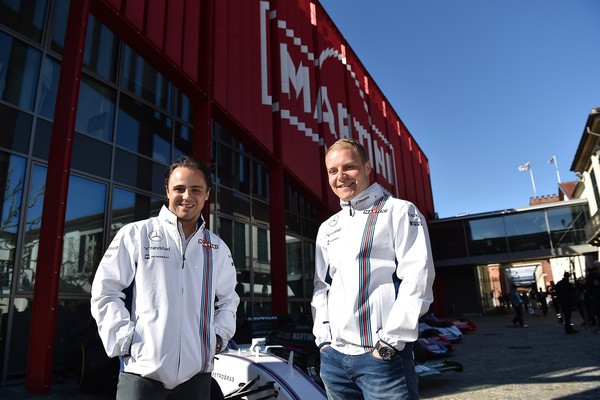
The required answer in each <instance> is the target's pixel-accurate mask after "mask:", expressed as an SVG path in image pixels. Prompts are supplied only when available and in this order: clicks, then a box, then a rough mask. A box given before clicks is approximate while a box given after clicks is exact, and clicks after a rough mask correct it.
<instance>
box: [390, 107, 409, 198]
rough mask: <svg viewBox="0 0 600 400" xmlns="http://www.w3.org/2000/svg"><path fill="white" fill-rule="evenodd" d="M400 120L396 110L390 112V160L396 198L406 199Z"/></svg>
mask: <svg viewBox="0 0 600 400" xmlns="http://www.w3.org/2000/svg"><path fill="white" fill-rule="evenodd" d="M400 124H401V122H400V118H398V116H397V115H396V113H395V112H394V110H389V111H388V117H387V127H388V128H387V131H388V140H389V141H390V156H391V157H390V158H391V163H392V170H393V171H394V179H395V183H394V191H393V192H392V193H394V194H395V196H396V197H398V198H401V199H405V198H406V187H405V181H404V166H403V165H402V151H403V147H402V141H401V140H400Z"/></svg>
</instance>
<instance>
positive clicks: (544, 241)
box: [504, 210, 550, 252]
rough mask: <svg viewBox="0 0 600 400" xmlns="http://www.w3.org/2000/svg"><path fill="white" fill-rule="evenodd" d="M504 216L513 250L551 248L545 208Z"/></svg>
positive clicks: (510, 247) (510, 245)
mask: <svg viewBox="0 0 600 400" xmlns="http://www.w3.org/2000/svg"><path fill="white" fill-rule="evenodd" d="M504 218H505V223H506V234H507V236H508V238H507V239H508V246H509V250H510V251H511V252H516V251H526V250H538V249H548V248H550V237H549V236H548V225H547V224H546V214H545V211H544V210H538V211H528V212H522V213H516V214H512V215H506V216H505V217H504Z"/></svg>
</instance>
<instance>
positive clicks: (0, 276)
mask: <svg viewBox="0 0 600 400" xmlns="http://www.w3.org/2000/svg"><path fill="white" fill-rule="evenodd" d="M0 174H1V175H0V193H1V194H2V203H0V207H1V213H0V218H1V219H0V293H10V288H11V286H12V279H13V271H14V267H15V260H16V250H17V233H18V231H19V219H20V217H21V202H22V197H23V184H24V181H25V159H24V158H22V157H17V156H11V155H9V154H7V153H4V152H0ZM0 311H2V312H6V310H0ZM0 314H1V312H0Z"/></svg>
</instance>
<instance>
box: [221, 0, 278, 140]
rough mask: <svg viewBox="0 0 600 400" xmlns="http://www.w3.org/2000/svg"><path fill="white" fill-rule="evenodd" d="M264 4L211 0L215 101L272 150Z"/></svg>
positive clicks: (267, 25) (267, 24) (256, 0)
mask: <svg viewBox="0 0 600 400" xmlns="http://www.w3.org/2000/svg"><path fill="white" fill-rule="evenodd" d="M261 5H262V6H266V7H268V5H269V3H267V2H261V1H259V0H245V1H237V0H219V1H216V2H215V20H216V21H217V23H216V24H215V30H214V32H215V33H214V35H215V40H214V64H213V66H214V100H215V103H216V104H217V105H218V106H219V107H220V108H221V109H222V110H223V111H224V112H225V113H226V114H228V115H229V116H230V117H231V118H232V119H233V120H234V121H236V122H237V123H238V124H239V125H241V128H242V129H245V130H246V131H247V132H248V133H249V134H250V135H251V136H252V137H254V138H255V139H256V141H257V142H258V143H260V144H262V145H263V146H264V147H265V148H266V149H268V150H270V151H273V121H272V118H273V117H272V108H271V106H272V97H271V96H272V93H271V75H273V76H275V73H274V72H273V71H271V68H270V66H271V59H270V56H271V55H270V51H269V50H270V32H269V31H270V20H269V9H268V8H261Z"/></svg>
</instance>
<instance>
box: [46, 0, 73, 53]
mask: <svg viewBox="0 0 600 400" xmlns="http://www.w3.org/2000/svg"><path fill="white" fill-rule="evenodd" d="M68 16H69V0H56V4H55V5H54V18H53V22H54V23H53V24H52V41H51V43H50V48H51V49H52V50H54V51H56V52H57V53H62V51H63V48H64V46H65V34H66V33H67V18H68Z"/></svg>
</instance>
